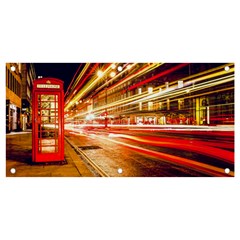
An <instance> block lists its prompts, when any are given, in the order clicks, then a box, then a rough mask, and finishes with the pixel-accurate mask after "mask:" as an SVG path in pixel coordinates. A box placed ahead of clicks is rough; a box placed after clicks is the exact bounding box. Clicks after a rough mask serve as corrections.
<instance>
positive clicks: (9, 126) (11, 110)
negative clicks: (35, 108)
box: [6, 63, 36, 133]
mask: <svg viewBox="0 0 240 240" xmlns="http://www.w3.org/2000/svg"><path fill="white" fill-rule="evenodd" d="M34 78H36V75H35V71H34V67H33V65H32V64H27V63H6V132H7V133H9V132H11V131H21V130H26V129H27V127H30V123H31V91H32V81H33V79H34Z"/></svg>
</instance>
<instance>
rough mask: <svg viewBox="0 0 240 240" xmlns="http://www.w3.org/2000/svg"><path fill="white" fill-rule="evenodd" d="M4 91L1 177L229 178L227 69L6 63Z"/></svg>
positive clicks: (230, 76) (230, 72)
mask: <svg viewBox="0 0 240 240" xmlns="http://www.w3.org/2000/svg"><path fill="white" fill-rule="evenodd" d="M21 84H22V86H25V87H26V89H25V88H24V87H21ZM6 86H7V101H6V111H7V114H6V143H7V145H6V156H7V159H6V175H7V176H62V177H64V176H69V177H77V176H79V177H80V176H81V177H233V176H234V64H233V63H79V64H78V63H72V64H68V63H64V64H63V63H62V64H61V63H59V64H50V63H48V64H47V63H46V64H44V63H42V64H40V63H39V64H34V63H23V64H14V63H8V64H6Z"/></svg>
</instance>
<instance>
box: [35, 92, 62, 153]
mask: <svg viewBox="0 0 240 240" xmlns="http://www.w3.org/2000/svg"><path fill="white" fill-rule="evenodd" d="M57 101H58V95H54V94H39V95H38V151H39V153H56V152H58V150H59V148H58V137H59V134H58V123H59V122H58V102H57Z"/></svg>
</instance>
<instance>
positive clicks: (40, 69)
mask: <svg viewBox="0 0 240 240" xmlns="http://www.w3.org/2000/svg"><path fill="white" fill-rule="evenodd" d="M79 66H80V63H34V67H35V71H36V75H37V77H38V76H42V77H53V78H59V79H60V80H62V81H64V92H66V91H67V88H68V86H69V84H70V82H71V81H72V79H73V76H74V75H75V73H76V71H77V69H78V67H79Z"/></svg>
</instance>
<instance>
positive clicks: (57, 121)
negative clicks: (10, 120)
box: [32, 78, 64, 162]
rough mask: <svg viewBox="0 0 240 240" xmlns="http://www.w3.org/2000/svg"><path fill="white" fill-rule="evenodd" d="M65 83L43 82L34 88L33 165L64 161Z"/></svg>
mask: <svg viewBox="0 0 240 240" xmlns="http://www.w3.org/2000/svg"><path fill="white" fill-rule="evenodd" d="M63 98H64V93H63V82H62V81H61V80H58V79H52V78H47V79H44V78H42V79H40V80H35V81H34V86H33V106H32V109H33V119H32V121H33V149H32V153H33V154H32V159H33V162H53V161H63V160H64V126H63V124H64V119H63V118H64V115H63V101H64V99H63Z"/></svg>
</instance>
